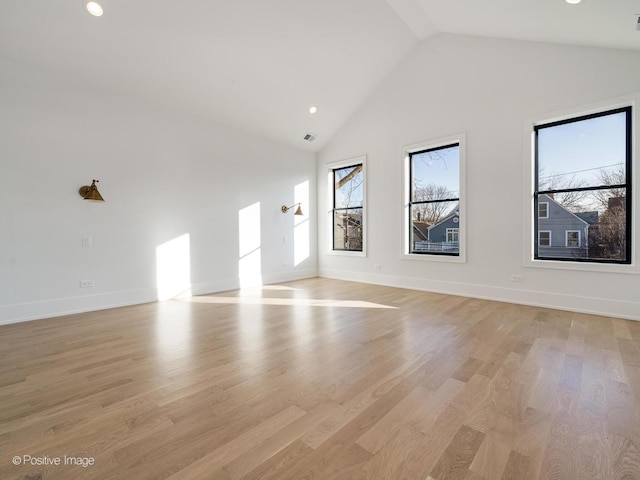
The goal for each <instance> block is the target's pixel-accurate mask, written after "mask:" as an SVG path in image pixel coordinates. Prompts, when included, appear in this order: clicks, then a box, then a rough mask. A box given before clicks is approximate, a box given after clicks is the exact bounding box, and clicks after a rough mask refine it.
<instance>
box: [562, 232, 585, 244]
mask: <svg viewBox="0 0 640 480" xmlns="http://www.w3.org/2000/svg"><path fill="white" fill-rule="evenodd" d="M570 233H577V234H578V245H577V246H575V247H574V246H570V245H569V234H570ZM564 246H565V247H567V248H580V247H581V246H582V235H581V234H580V230H565V231H564Z"/></svg>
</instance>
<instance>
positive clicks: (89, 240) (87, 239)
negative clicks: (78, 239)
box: [82, 235, 93, 247]
mask: <svg viewBox="0 0 640 480" xmlns="http://www.w3.org/2000/svg"><path fill="white" fill-rule="evenodd" d="M82 246H83V247H93V237H92V236H91V235H84V236H83V237H82Z"/></svg>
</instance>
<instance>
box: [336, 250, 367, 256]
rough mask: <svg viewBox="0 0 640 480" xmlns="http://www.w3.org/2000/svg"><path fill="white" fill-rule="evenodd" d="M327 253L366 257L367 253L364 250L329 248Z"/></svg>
mask: <svg viewBox="0 0 640 480" xmlns="http://www.w3.org/2000/svg"><path fill="white" fill-rule="evenodd" d="M328 254H329V255H337V256H343V257H366V256H367V253H366V252H364V251H362V252H358V251H354V250H329V251H328Z"/></svg>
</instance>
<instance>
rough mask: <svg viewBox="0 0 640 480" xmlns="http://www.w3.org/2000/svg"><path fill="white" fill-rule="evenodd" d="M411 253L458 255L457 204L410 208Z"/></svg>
mask: <svg viewBox="0 0 640 480" xmlns="http://www.w3.org/2000/svg"><path fill="white" fill-rule="evenodd" d="M411 220H412V221H411V234H410V241H411V248H410V249H411V253H447V254H451V255H458V254H459V253H460V244H459V239H460V212H459V208H458V202H436V203H426V204H418V205H412V206H411Z"/></svg>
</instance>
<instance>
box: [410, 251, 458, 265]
mask: <svg viewBox="0 0 640 480" xmlns="http://www.w3.org/2000/svg"><path fill="white" fill-rule="evenodd" d="M402 260H417V261H419V262H441V263H467V261H466V259H465V257H464V255H463V254H460V255H458V256H454V255H431V254H422V253H404V254H402Z"/></svg>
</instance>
